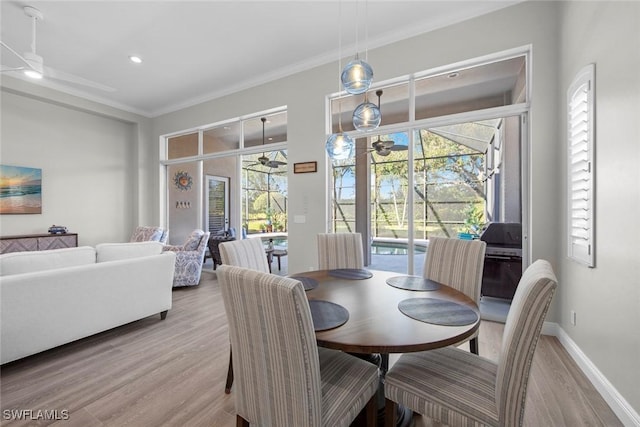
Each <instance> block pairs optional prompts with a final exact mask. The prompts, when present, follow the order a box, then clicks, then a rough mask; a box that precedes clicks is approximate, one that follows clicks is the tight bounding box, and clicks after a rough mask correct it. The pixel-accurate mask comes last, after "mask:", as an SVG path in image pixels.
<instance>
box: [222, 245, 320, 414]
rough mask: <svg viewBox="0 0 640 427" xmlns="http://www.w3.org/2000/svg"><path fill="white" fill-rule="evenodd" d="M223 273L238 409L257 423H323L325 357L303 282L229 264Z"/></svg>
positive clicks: (223, 290) (238, 411)
mask: <svg viewBox="0 0 640 427" xmlns="http://www.w3.org/2000/svg"><path fill="white" fill-rule="evenodd" d="M250 240H253V239H250ZM237 242H238V241H237ZM237 242H228V243H224V244H222V245H221V247H224V246H226V245H229V244H230V243H237ZM262 255H263V256H264V251H263V253H262ZM218 279H219V281H220V287H221V289H222V297H223V300H224V307H225V311H226V313H227V318H228V321H229V334H230V336H231V347H232V348H233V367H234V372H235V379H234V384H235V398H236V399H235V400H236V402H235V403H236V412H237V414H238V415H240V416H241V417H242V418H244V419H245V420H247V421H249V422H250V423H251V424H252V425H253V424H254V423H255V424H256V425H264V426H320V425H321V419H322V415H321V410H322V398H321V386H320V363H319V359H318V348H317V344H316V338H315V333H314V329H313V321H312V318H311V312H310V310H309V303H308V302H307V297H306V295H305V293H304V288H303V287H302V284H301V283H300V282H298V281H297V280H293V279H289V278H285V277H280V276H275V275H271V274H267V273H263V272H259V271H254V270H249V269H245V268H240V267H234V266H229V265H224V264H223V265H222V266H220V268H219V269H218Z"/></svg>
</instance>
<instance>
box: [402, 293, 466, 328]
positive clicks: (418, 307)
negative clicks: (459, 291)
mask: <svg viewBox="0 0 640 427" xmlns="http://www.w3.org/2000/svg"><path fill="white" fill-rule="evenodd" d="M398 309H399V310H400V311H401V312H402V313H403V314H404V315H406V316H409V317H411V318H412V319H416V320H420V321H421V322H426V323H433V324H434V325H442V326H464V325H470V324H471V323H474V322H476V321H477V320H478V314H477V313H476V312H475V311H473V310H472V309H470V308H469V307H467V306H465V305H462V304H458V303H456V302H452V301H446V300H442V299H437V298H409V299H406V300H403V301H400V302H399V303H398Z"/></svg>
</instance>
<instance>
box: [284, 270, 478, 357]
mask: <svg viewBox="0 0 640 427" xmlns="http://www.w3.org/2000/svg"><path fill="white" fill-rule="evenodd" d="M367 271H369V272H370V273H371V277H370V278H364V279H351V278H344V277H336V276H334V275H332V274H331V270H317V271H307V272H304V273H298V274H293V275H291V276H289V277H292V278H296V277H303V278H304V277H307V278H310V279H313V281H315V282H316V283H317V286H316V287H315V288H313V289H310V290H308V291H307V292H306V293H307V298H308V299H309V300H310V301H311V300H321V301H329V302H332V303H335V304H339V305H340V306H342V307H344V308H345V309H346V310H347V311H348V313H349V318H348V320H347V322H346V323H344V324H342V325H341V326H338V327H336V328H333V329H329V330H324V331H317V332H316V340H317V342H318V345H320V346H322V347H327V348H332V349H336V350H342V351H346V352H351V353H365V354H368V353H380V354H382V355H388V354H390V353H409V352H414V351H423V350H431V349H435V348H440V347H446V346H449V345H452V344H456V343H459V342H460V341H463V340H465V339H466V338H469V337H471V336H472V335H473V334H474V333H475V332H476V331H477V330H478V328H479V327H480V312H479V309H478V306H477V304H476V303H475V302H474V301H473V300H472V299H471V298H469V297H467V296H466V295H465V294H463V293H462V292H460V291H457V290H455V289H453V288H451V287H449V286H446V285H444V284H440V285H439V286H438V287H437V289H435V290H428V291H413V290H405V289H399V288H397V287H394V286H391V285H389V284H388V283H387V280H388V279H390V278H393V277H398V276H403V275H402V274H398V273H394V272H389V271H378V270H367ZM408 298H433V299H440V300H446V301H451V302H454V303H458V304H459V305H461V306H463V307H466V308H469V309H471V310H473V311H474V312H475V313H476V314H477V320H476V321H475V322H472V323H470V324H467V325H463V326H442V325H438V324H433V323H427V322H424V321H420V320H416V319H414V318H411V317H409V316H407V315H405V314H404V313H402V312H401V311H400V310H399V308H398V304H399V303H400V301H403V300H406V299H408Z"/></svg>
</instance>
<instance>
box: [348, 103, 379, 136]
mask: <svg viewBox="0 0 640 427" xmlns="http://www.w3.org/2000/svg"><path fill="white" fill-rule="evenodd" d="M381 121H382V115H381V114H380V108H378V106H377V105H376V104H374V103H373V102H369V97H368V96H367V94H366V93H365V94H364V102H363V103H362V104H360V105H358V106H357V107H356V109H355V110H354V111H353V126H354V127H355V128H356V129H358V130H359V131H363V132H366V131H370V130H374V129H377V128H378V126H380V122H381Z"/></svg>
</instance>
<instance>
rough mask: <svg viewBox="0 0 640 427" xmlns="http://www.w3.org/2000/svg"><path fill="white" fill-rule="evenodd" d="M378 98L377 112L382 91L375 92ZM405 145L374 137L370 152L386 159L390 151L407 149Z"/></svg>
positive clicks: (377, 136) (378, 136)
mask: <svg viewBox="0 0 640 427" xmlns="http://www.w3.org/2000/svg"><path fill="white" fill-rule="evenodd" d="M376 95H377V96H378V110H380V97H382V89H378V90H377V91H376ZM408 148H409V147H407V146H406V145H402V144H396V143H395V142H394V141H393V140H387V141H382V140H381V139H380V135H376V140H375V141H372V142H371V150H369V151H372V152H375V153H376V154H377V155H379V156H383V157H386V156H388V155H389V154H391V152H392V151H403V150H406V149H408Z"/></svg>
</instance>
